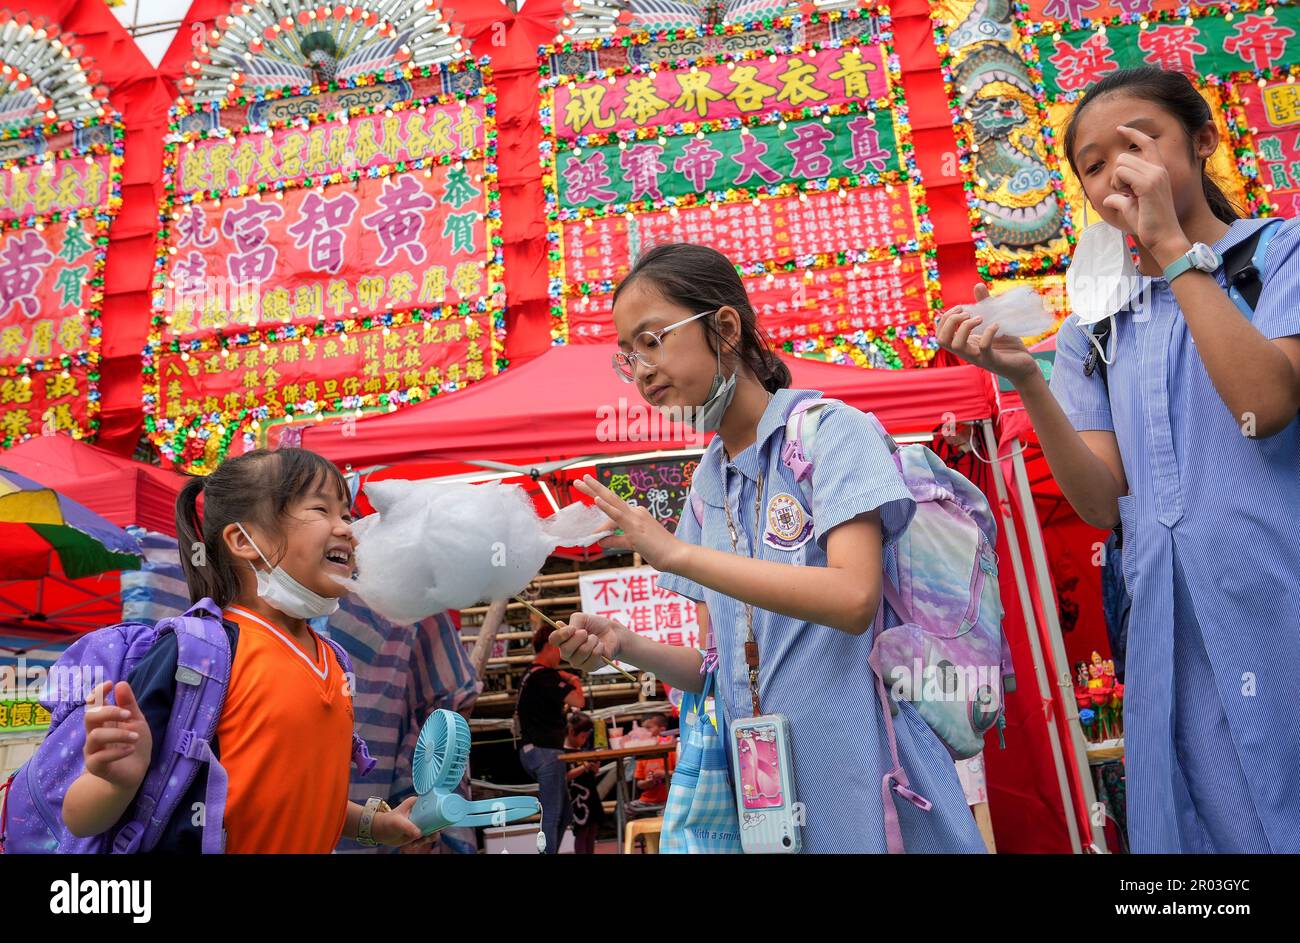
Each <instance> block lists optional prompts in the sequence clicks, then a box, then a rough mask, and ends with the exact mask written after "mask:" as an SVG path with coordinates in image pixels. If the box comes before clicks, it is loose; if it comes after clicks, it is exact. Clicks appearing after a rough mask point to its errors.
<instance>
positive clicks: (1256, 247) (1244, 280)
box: [1223, 219, 1282, 318]
mask: <svg viewBox="0 0 1300 943" xmlns="http://www.w3.org/2000/svg"><path fill="white" fill-rule="evenodd" d="M1281 224H1282V220H1281V219H1275V220H1271V221H1270V222H1268V223H1265V224H1264V225H1263V226H1260V227H1259V228H1258V229H1256V230H1255V231H1254V232H1253V233H1251V234H1250V235H1249V236H1248V237H1246V238H1245V239H1243V240H1242V241H1241V242H1239V243H1237V244H1236V245H1235V246H1233V247H1232V248H1231V249H1229V250H1228V251H1227V252H1225V253H1223V275H1224V277H1225V278H1226V279H1227V282H1228V296H1229V297H1230V298H1232V301H1233V303H1234V304H1235V305H1236V306H1237V307H1238V308H1240V309H1241V313H1242V314H1244V315H1245V316H1246V317H1247V318H1251V317H1253V316H1254V314H1255V306H1256V305H1257V304H1259V296H1260V293H1261V292H1262V291H1263V290H1264V258H1265V256H1266V255H1267V254H1268V244H1269V242H1271V241H1272V239H1273V236H1274V235H1275V234H1276V233H1277V228H1278V226H1280V225H1281Z"/></svg>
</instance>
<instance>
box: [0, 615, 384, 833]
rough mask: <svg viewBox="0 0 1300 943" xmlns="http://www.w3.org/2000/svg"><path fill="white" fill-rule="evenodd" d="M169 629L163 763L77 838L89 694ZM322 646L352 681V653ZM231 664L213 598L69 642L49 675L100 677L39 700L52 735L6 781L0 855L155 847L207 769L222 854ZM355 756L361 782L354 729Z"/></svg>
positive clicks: (210, 814) (360, 752)
mask: <svg viewBox="0 0 1300 943" xmlns="http://www.w3.org/2000/svg"><path fill="white" fill-rule="evenodd" d="M168 633H173V634H175V636H176V698H175V700H174V702H173V704H172V714H171V718H170V719H169V720H168V722H167V732H166V734H165V735H164V737H163V742H162V744H161V749H158V744H155V745H154V746H155V754H156V759H155V761H154V763H153V765H151V766H150V767H149V771H148V772H147V773H146V774H145V777H144V781H143V782H142V783H141V784H140V790H139V792H138V793H137V794H136V798H135V801H134V802H133V803H132V804H131V806H130V807H129V808H128V810H127V812H126V813H125V814H124V815H123V817H122V820H121V821H120V822H118V824H117V825H115V826H113V827H112V828H111V829H109V830H108V831H106V832H101V833H100V834H98V835H92V836H89V837H86V838H78V837H77V836H75V835H73V834H72V833H71V832H69V831H68V829H67V827H66V826H65V825H64V824H63V797H64V796H65V795H66V794H67V792H68V788H69V787H70V786H71V785H72V784H73V782H75V781H76V779H77V777H78V776H80V775H81V773H82V770H83V769H84V766H83V762H82V749H83V747H84V746H85V742H86V728H85V721H84V715H85V710H86V703H85V701H86V696H87V694H88V693H89V691H90V690H91V689H93V687H94V685H95V684H98V683H100V682H102V681H122V680H126V678H127V677H129V676H130V674H131V671H132V669H134V668H135V666H136V665H137V664H139V662H140V660H141V659H142V658H143V657H144V656H145V653H147V652H148V651H149V650H150V649H151V648H152V647H153V646H154V644H155V643H156V642H157V641H158V640H159V639H160V638H162V637H163V636H165V635H166V634H168ZM325 641H326V642H327V643H328V644H329V646H330V647H331V648H332V649H333V650H334V654H335V655H336V656H337V658H338V661H339V664H340V665H341V666H342V668H343V671H344V673H345V674H346V675H347V676H348V677H349V678H351V677H352V676H353V671H352V661H351V659H350V658H348V655H347V653H346V652H345V651H344V650H343V648H342V646H340V645H339V644H338V643H337V642H335V641H334V640H333V639H325ZM230 667H231V666H230V641H229V639H228V638H227V636H226V630H225V629H224V628H223V627H222V624H221V609H220V608H219V607H218V606H217V605H216V603H214V602H213V601H212V600H211V599H201V600H199V601H198V602H197V603H195V604H194V606H192V607H191V608H190V609H189V610H188V611H187V612H185V613H184V614H183V615H180V616H175V617H172V618H169V619H163V620H162V621H161V622H159V623H158V624H157V625H146V624H144V623H140V622H122V623H119V624H118V625H112V626H109V627H107V628H104V629H99V630H98V631H96V632H91V633H90V634H89V635H86V636H84V637H83V638H81V639H78V640H77V642H76V643H74V644H73V645H71V646H69V648H68V650H67V651H65V652H64V653H63V656H62V657H61V658H59V660H58V662H57V663H56V664H55V665H54V667H53V668H51V670H50V677H51V679H63V678H78V679H86V678H88V677H93V678H94V681H93V683H84V682H83V683H81V684H78V685H76V690H74V691H70V692H65V691H58V692H56V691H55V690H53V688H51V690H49V691H47V696H46V698H43V699H42V703H43V704H44V706H45V707H46V708H47V709H48V710H49V711H50V729H49V731H48V733H47V734H46V736H45V740H44V741H43V742H42V743H41V745H40V747H39V748H38V749H37V751H36V753H35V755H33V756H32V757H31V759H29V760H28V761H27V762H26V763H24V764H23V765H22V766H20V767H19V768H18V770H17V771H16V772H14V774H13V775H12V776H10V777H9V780H8V782H6V783H5V784H4V785H5V787H6V788H7V790H8V792H7V796H6V797H5V801H4V806H3V810H2V811H0V850H2V851H4V852H5V853H7V854H15V853H25V852H34V853H51V852H58V853H81V854H103V853H108V852H111V853H113V854H130V853H133V852H147V851H152V850H153V849H154V847H156V846H157V844H158V842H159V840H160V839H161V838H162V836H163V832H164V830H165V829H166V827H167V823H168V822H169V821H170V820H171V818H172V816H173V815H174V814H189V812H188V810H178V806H179V804H180V801H181V799H182V798H183V797H184V795H185V793H186V792H187V791H188V790H189V788H190V786H191V784H193V782H194V778H195V777H196V776H197V775H198V773H199V769H200V768H201V766H202V765H203V764H205V763H206V764H207V766H208V781H207V791H206V793H205V795H204V797H203V801H204V809H203V826H202V828H203V838H202V847H203V852H204V854H219V853H221V852H222V851H224V849H225V830H224V828H223V827H222V826H223V823H224V819H225V808H226V782H227V781H226V771H225V769H224V768H223V767H222V765H221V763H220V761H219V760H218V759H217V758H216V756H214V755H213V753H212V749H211V746H210V744H211V742H212V738H213V737H214V736H215V734H216V730H217V723H218V721H219V720H220V719H221V709H222V706H223V704H224V703H225V699H226V689H227V687H228V686H229V683H230ZM60 695H62V696H60ZM352 759H353V762H354V763H356V765H357V767H358V768H359V769H360V770H361V774H362V775H363V776H364V775H365V774H366V773H368V772H370V769H371V768H372V767H373V766H374V765H375V761H374V760H373V759H371V758H370V754H369V752H368V751H367V749H366V744H365V741H364V740H362V739H361V737H360V736H358V735H357V734H356V733H355V732H354V733H353V735H352Z"/></svg>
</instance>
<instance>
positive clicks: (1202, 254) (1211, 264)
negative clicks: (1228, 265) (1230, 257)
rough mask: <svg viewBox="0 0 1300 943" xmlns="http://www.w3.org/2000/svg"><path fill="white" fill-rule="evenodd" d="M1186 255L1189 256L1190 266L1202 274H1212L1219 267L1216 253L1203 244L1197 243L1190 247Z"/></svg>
mask: <svg viewBox="0 0 1300 943" xmlns="http://www.w3.org/2000/svg"><path fill="white" fill-rule="evenodd" d="M1188 255H1190V256H1191V260H1192V266H1193V267H1194V268H1198V269H1200V270H1201V271H1202V272H1213V271H1214V270H1215V269H1216V268H1218V267H1219V255H1218V253H1217V252H1215V251H1214V250H1213V249H1211V248H1210V247H1209V246H1207V245H1206V244H1205V243H1203V242H1198V243H1196V244H1195V245H1194V246H1192V251H1191V252H1189V253H1188Z"/></svg>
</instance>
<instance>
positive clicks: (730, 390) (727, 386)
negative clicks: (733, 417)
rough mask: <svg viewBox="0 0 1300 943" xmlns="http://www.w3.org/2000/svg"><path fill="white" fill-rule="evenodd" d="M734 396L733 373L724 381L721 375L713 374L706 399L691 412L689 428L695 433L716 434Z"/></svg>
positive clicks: (734, 376) (734, 382)
mask: <svg viewBox="0 0 1300 943" xmlns="http://www.w3.org/2000/svg"><path fill="white" fill-rule="evenodd" d="M735 395H736V374H734V373H733V374H732V375H731V376H729V377H727V379H725V380H724V379H723V378H722V374H721V373H716V374H714V376H713V384H712V385H711V386H710V387H709V395H708V398H707V399H705V400H704V403H703V404H702V405H701V406H699V407H698V408H697V409H695V410H693V411H692V412H691V423H690V425H691V428H692V429H694V430H695V431H696V432H717V431H718V427H719V426H721V425H722V417H723V416H725V415H726V414H727V407H729V406H730V405H731V400H732V399H733V398H734V397H735Z"/></svg>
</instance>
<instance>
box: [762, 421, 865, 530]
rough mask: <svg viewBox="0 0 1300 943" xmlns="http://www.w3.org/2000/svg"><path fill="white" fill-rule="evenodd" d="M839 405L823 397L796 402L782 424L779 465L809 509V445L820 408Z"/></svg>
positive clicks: (812, 460) (812, 462)
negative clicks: (797, 484) (792, 477)
mask: <svg viewBox="0 0 1300 943" xmlns="http://www.w3.org/2000/svg"><path fill="white" fill-rule="evenodd" d="M839 405H842V404H841V403H840V401H839V400H837V399H827V398H826V397H824V396H818V397H813V398H810V399H805V400H800V401H799V402H798V403H796V404H795V407H794V409H792V410H790V415H789V416H788V417H787V418H786V421H785V444H783V445H782V446H781V462H782V464H784V465H785V467H786V468H788V469H790V471H791V473H792V474H793V475H794V480H795V481H797V482H798V483H799V490H800V491H802V492H803V496H804V500H805V501H807V502H808V506H809V507H812V478H813V468H814V466H815V465H816V459H815V457H814V455H813V445H814V444H815V443H816V441H817V429H818V428H819V427H820V425H821V417H822V412H823V407H827V408H829V407H833V406H839ZM872 418H874V417H872Z"/></svg>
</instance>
